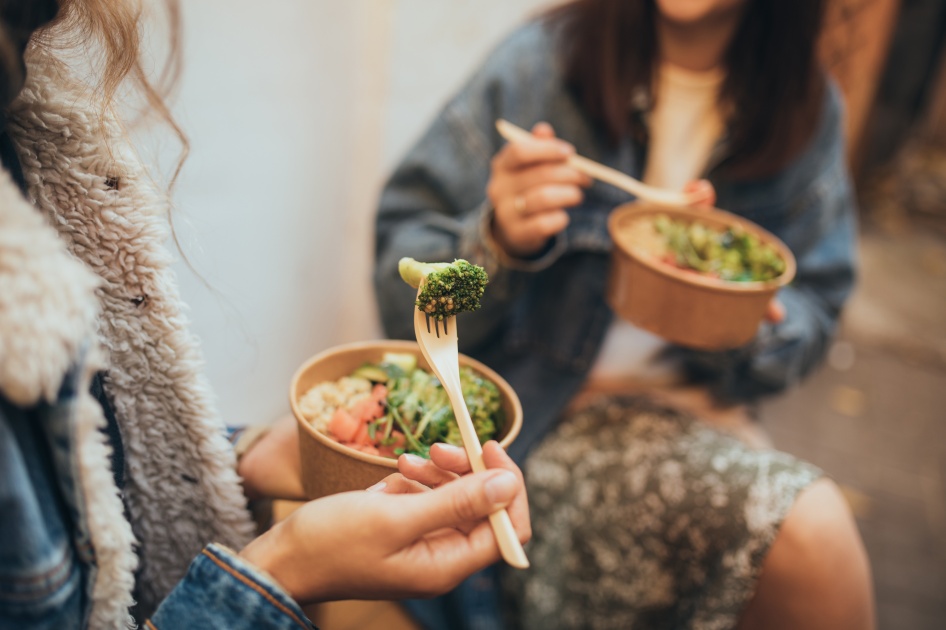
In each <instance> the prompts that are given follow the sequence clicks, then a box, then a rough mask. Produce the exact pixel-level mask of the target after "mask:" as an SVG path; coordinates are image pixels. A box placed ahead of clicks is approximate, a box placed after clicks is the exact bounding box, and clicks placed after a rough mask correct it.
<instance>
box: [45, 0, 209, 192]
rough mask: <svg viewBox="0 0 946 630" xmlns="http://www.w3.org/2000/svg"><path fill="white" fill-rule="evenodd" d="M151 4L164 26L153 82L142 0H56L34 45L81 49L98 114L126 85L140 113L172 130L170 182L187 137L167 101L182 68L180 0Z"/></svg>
mask: <svg viewBox="0 0 946 630" xmlns="http://www.w3.org/2000/svg"><path fill="white" fill-rule="evenodd" d="M153 4H155V5H158V6H163V8H164V12H165V14H166V18H167V30H168V54H167V57H166V59H165V60H164V64H163V66H162V67H161V69H160V71H159V72H158V73H157V78H156V79H155V80H152V79H151V78H150V77H149V73H148V72H147V71H146V69H145V67H144V65H143V64H142V59H141V47H142V30H143V20H142V16H143V12H144V6H143V3H142V0H59V5H60V8H59V13H58V14H57V16H56V19H55V20H54V21H53V22H51V23H50V24H48V25H46V26H45V27H44V28H43V29H41V30H40V31H38V32H37V33H36V35H35V36H34V43H35V44H37V45H40V46H43V47H46V48H48V49H52V50H56V51H65V50H68V51H81V52H82V54H83V57H85V59H84V61H86V62H87V63H89V64H90V68H91V71H92V79H91V81H92V85H91V87H92V89H93V90H94V92H95V93H96V94H97V95H98V96H99V97H100V102H101V105H102V112H101V114H102V116H103V117H104V116H106V115H109V114H115V115H117V114H118V111H117V110H118V108H117V107H115V105H117V98H118V95H119V93H120V92H121V93H122V95H124V94H125V92H124V91H123V89H124V88H126V87H127V88H129V89H130V91H131V93H132V94H133V95H137V96H138V97H140V98H142V99H143V101H144V107H143V108H142V110H143V111H142V113H143V114H154V115H156V116H157V117H158V118H159V119H161V120H162V121H163V122H164V123H165V124H167V125H168V126H170V127H171V129H173V131H174V133H175V135H176V136H177V138H178V139H179V141H180V142H181V153H180V156H179V158H178V162H177V164H176V167H175V170H174V173H173V175H172V177H171V180H170V184H171V186H173V184H174V182H175V180H176V179H177V176H178V174H179V173H180V170H181V167H182V166H183V164H184V160H185V159H186V158H187V154H188V152H189V150H190V144H189V142H188V140H187V136H186V135H185V134H184V131H183V130H182V129H181V127H180V126H179V125H178V124H177V122H176V121H175V120H174V116H173V115H172V114H171V110H170V108H169V107H168V104H167V99H168V97H169V96H170V95H171V94H172V93H173V91H174V89H175V88H176V87H177V84H178V80H179V78H180V74H181V69H182V64H181V60H182V51H181V10H180V0H162V1H161V2H156V3H153ZM123 104H126V103H123Z"/></svg>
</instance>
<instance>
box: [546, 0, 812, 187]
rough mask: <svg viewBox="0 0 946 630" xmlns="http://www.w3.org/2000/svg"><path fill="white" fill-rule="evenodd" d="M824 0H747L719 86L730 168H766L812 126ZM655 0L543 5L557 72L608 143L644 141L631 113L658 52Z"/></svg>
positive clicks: (771, 169)
mask: <svg viewBox="0 0 946 630" xmlns="http://www.w3.org/2000/svg"><path fill="white" fill-rule="evenodd" d="M824 5H825V2H824V0H748V2H747V6H746V8H745V11H744V13H743V16H742V18H741V22H740V24H739V26H738V28H737V29H736V32H735V34H734V35H733V38H732V41H731V42H730V43H729V46H728V48H727V49H726V52H725V55H724V60H723V63H724V66H725V70H726V78H725V80H724V82H723V86H722V88H721V92H720V103H721V105H723V111H726V112H731V113H730V114H729V119H728V120H727V123H728V130H729V146H728V149H729V150H728V152H727V158H726V160H725V162H724V163H723V164H722V165H721V167H722V168H724V169H725V170H726V171H727V173H729V174H730V175H731V176H733V177H740V178H743V177H758V176H766V175H772V174H774V173H775V172H777V171H778V170H779V169H780V168H781V167H783V166H785V165H786V164H787V163H788V161H789V160H791V159H792V158H793V157H795V156H796V155H797V154H798V153H799V152H800V151H801V150H802V149H803V148H804V147H805V145H806V144H807V143H808V141H809V140H810V138H811V136H812V134H813V133H814V131H815V129H816V127H817V124H818V120H819V114H820V112H821V104H822V97H823V93H824V89H825V78H824V74H823V72H822V70H821V68H820V65H819V63H818V58H817V41H818V35H819V32H820V30H821V23H822V18H823V13H824ZM656 16H657V8H656V5H655V2H654V0H573V1H571V2H568V3H566V4H564V5H562V6H559V7H556V8H555V9H553V10H552V11H550V12H549V13H548V14H547V18H548V19H549V20H550V21H551V22H552V23H554V24H558V25H559V26H561V29H562V31H561V32H562V35H563V41H564V43H565V76H566V81H567V83H568V86H569V88H570V89H571V90H572V91H573V92H574V93H575V95H576V97H577V98H578V100H579V102H580V103H581V105H582V106H583V107H584V109H585V110H586V111H587V112H588V114H589V115H590V116H591V117H592V119H593V120H594V121H595V122H596V123H598V124H599V125H600V126H601V128H602V129H603V131H604V132H605V134H606V135H607V137H608V138H609V139H610V140H611V141H612V142H614V143H617V142H618V141H619V140H620V139H621V138H624V137H627V136H628V135H630V136H631V137H633V138H635V139H636V140H638V141H641V142H643V141H646V138H647V130H646V128H645V126H644V124H643V122H642V120H641V119H640V117H637V116H635V115H634V112H633V110H632V103H633V102H634V98H635V96H636V95H637V94H639V93H641V92H642V91H643V93H645V94H647V95H650V96H651V103H652V102H653V101H652V98H653V96H652V94H651V92H652V89H651V86H652V84H653V77H654V69H655V66H656V62H657V58H658V45H657V35H656V32H657V28H656Z"/></svg>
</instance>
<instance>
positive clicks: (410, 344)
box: [289, 339, 522, 472]
mask: <svg viewBox="0 0 946 630" xmlns="http://www.w3.org/2000/svg"><path fill="white" fill-rule="evenodd" d="M368 349H377V351H378V354H379V358H380V355H381V354H384V353H385V352H399V351H401V352H402V351H409V352H413V353H415V354H417V356H418V358H419V359H420V360H422V361H423V359H424V357H423V354H422V353H421V351H420V346H418V345H417V342H416V341H404V340H395V339H389V340H381V341H378V340H375V341H357V342H353V343H346V344H341V345H337V346H332V347H330V348H327V349H325V350H323V351H322V352H320V353H318V354H316V355H314V356H312V357H310V358H309V359H308V360H306V361H305V362H304V363H303V364H302V365H300V366H299V368H298V369H297V370H296V371H295V373H294V374H293V376H292V380H291V381H290V384H289V405H290V407H291V408H292V415H293V416H295V418H296V423H297V424H298V425H299V426H300V427H302V429H303V430H305V431H306V432H307V433H308V434H309V435H311V436H312V437H313V438H315V439H316V440H317V441H318V442H320V443H321V444H323V445H325V446H327V447H328V448H330V449H332V450H333V451H336V452H338V453H341V454H343V455H347V456H348V457H351V458H353V459H356V460H359V461H362V462H365V463H368V464H375V465H378V466H384V467H385V468H390V469H391V470H392V472H393V471H396V470H397V459H392V458H390V457H382V456H380V455H370V454H368V453H362V452H361V451H358V450H355V449H353V448H351V447H348V446H345V445H344V444H342V443H341V442H337V441H336V440H333V439H332V438H331V437H329V436H327V435H325V434H324V433H322V432H321V431H319V430H317V429H316V428H315V427H313V426H312V425H311V424H309V421H308V420H306V419H305V416H303V415H302V411H301V410H300V409H299V405H298V401H297V389H298V388H297V385H298V383H299V380H300V379H301V378H302V375H303V374H304V373H305V372H306V371H307V370H308V369H309V368H311V367H312V366H313V365H314V364H316V363H318V362H320V361H324V360H325V358H326V357H329V356H331V355H334V354H340V353H344V352H349V351H352V350H368ZM459 357H460V365H468V366H470V367H472V368H473V369H475V370H476V371H477V372H479V373H480V374H482V375H483V376H485V377H486V378H488V379H489V380H491V381H493V382H494V383H495V384H496V386H497V387H499V389H500V391H502V392H503V393H505V394H506V395H507V396H508V398H509V401H510V403H511V405H512V408H513V413H512V416H513V417H512V418H511V422H512V425H511V426H510V427H509V431H508V432H507V433H506V435H504V436H503V439H502V440H500V441H499V444H500V446H502V447H503V448H504V449H507V448H509V445H510V444H512V442H513V440H515V439H516V437H517V436H518V435H519V431H521V430H522V403H521V402H520V400H519V396H518V395H517V394H516V392H515V390H514V389H513V388H512V386H511V385H510V384H509V383H508V382H507V381H506V379H504V378H503V377H502V376H500V375H499V374H498V373H497V372H496V371H495V370H493V369H492V368H490V367H488V366H486V365H485V364H483V363H481V362H480V361H477V360H476V359H474V358H473V357H470V356H468V355H465V354H463V353H462V352H461V353H460V354H459ZM425 363H426V361H425ZM343 376H344V375H343ZM338 378H341V376H340V377H338Z"/></svg>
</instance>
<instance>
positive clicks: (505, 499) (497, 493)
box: [484, 470, 519, 506]
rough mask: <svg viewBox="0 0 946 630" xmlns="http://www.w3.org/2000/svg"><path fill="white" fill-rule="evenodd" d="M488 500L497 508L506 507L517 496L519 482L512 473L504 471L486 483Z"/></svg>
mask: <svg viewBox="0 0 946 630" xmlns="http://www.w3.org/2000/svg"><path fill="white" fill-rule="evenodd" d="M484 489H485V490H486V498H487V499H489V502H490V503H492V504H493V505H496V506H501V505H506V504H507V503H509V502H510V501H511V500H512V498H513V497H514V496H515V495H516V490H518V489H519V480H518V479H516V476H515V475H514V474H512V473H511V472H509V471H507V470H504V471H501V472H499V473H498V474H496V475H495V476H493V477H491V478H490V479H488V480H487V481H486V486H485V488H484Z"/></svg>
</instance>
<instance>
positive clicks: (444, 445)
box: [437, 442, 463, 453]
mask: <svg viewBox="0 0 946 630" xmlns="http://www.w3.org/2000/svg"><path fill="white" fill-rule="evenodd" d="M437 448H439V449H440V450H442V451H447V452H450V453H460V452H462V451H463V449H462V448H460V447H459V446H455V445H453V444H447V443H446V442H437Z"/></svg>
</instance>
